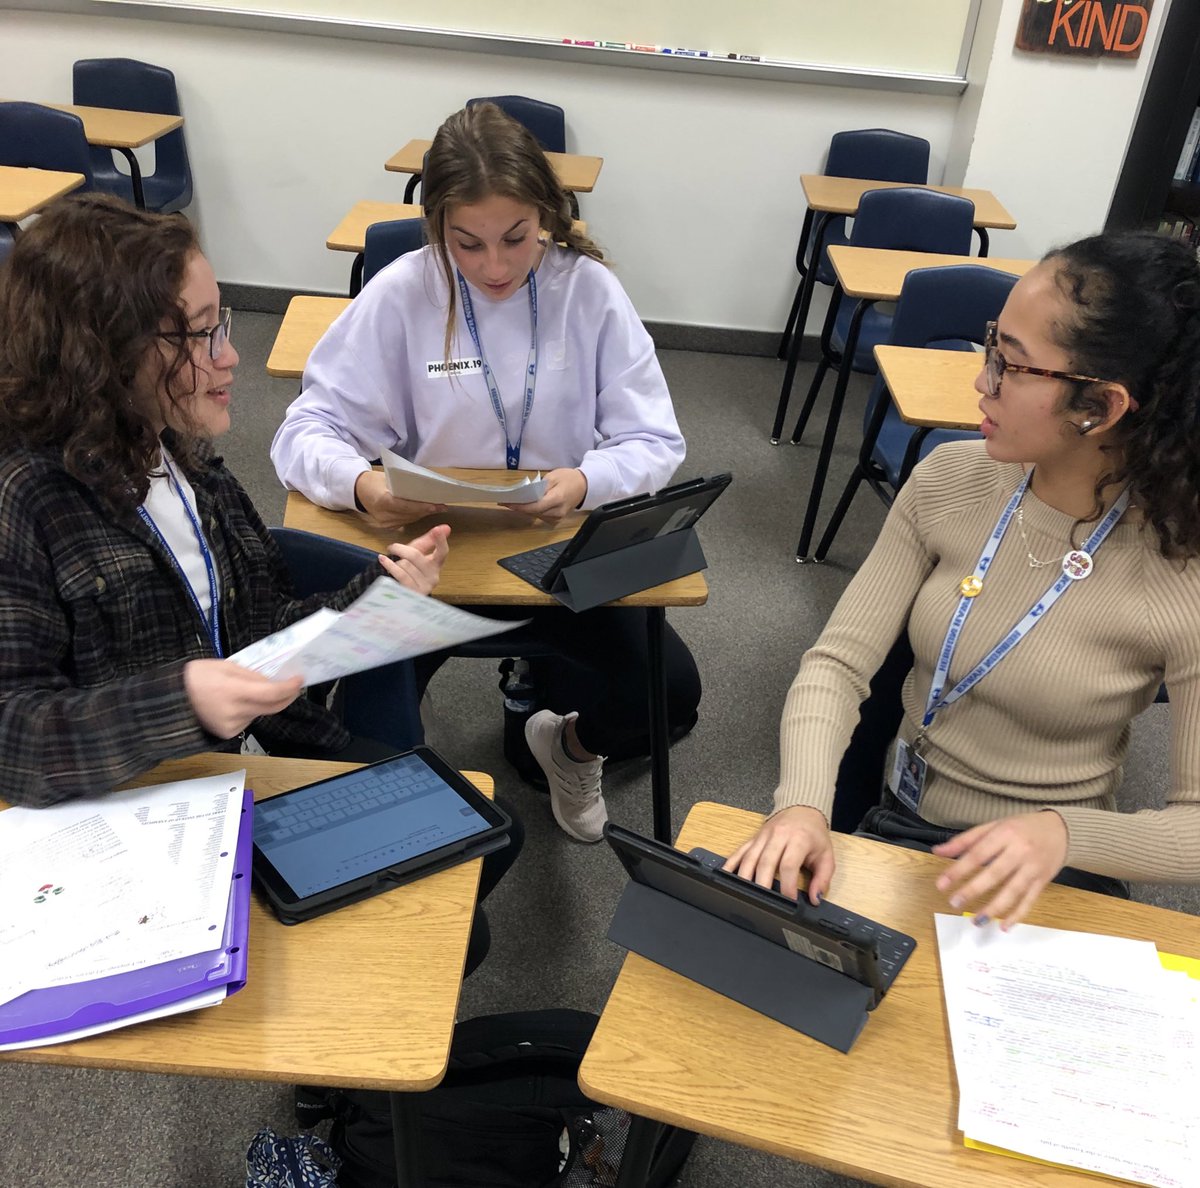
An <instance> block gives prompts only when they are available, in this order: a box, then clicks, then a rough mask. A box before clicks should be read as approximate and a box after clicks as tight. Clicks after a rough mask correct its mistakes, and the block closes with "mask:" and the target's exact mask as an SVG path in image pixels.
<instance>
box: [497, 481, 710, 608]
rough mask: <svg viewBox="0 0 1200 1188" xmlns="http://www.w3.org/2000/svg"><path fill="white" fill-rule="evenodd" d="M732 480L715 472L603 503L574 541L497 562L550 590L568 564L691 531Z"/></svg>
mask: <svg viewBox="0 0 1200 1188" xmlns="http://www.w3.org/2000/svg"><path fill="white" fill-rule="evenodd" d="M731 478H732V476H731V475H728V474H715V475H712V476H711V477H708V478H695V479H689V480H687V482H682V483H676V484H675V485H674V486H672V487H663V489H662V490H661V491H656V492H655V493H654V494H652V495H646V494H643V495H633V496H630V498H628V499H618V500H616V501H615V502H613V503H605V504H602V505H601V506H600V507H597V508H595V509H594V510H592V511H590V512H589V513H588V517H587V519H586V520H584V521H583V523H582V524H580V525H579V530H578V531H577V532H576V533H575V535H574V536H572V537H570V539H568V540H560V541H555V542H554V543H553V544H548V545H543V546H542V547H541V548H537V549H529V550H527V551H526V552H524V553H515V554H514V555H513V556H511V557H501V558H500V561H499V563H500V564H501V565H502V566H503V567H504V568H505V569H507V570H508V571H509V572H510V573H515V574H516V575H517V577H519V578H522V579H524V580H525V581H527V582H528V583H529V584H530V585H531V586H536V587H537V588H538V589H539V590H545V591H547V592H552V591H553V590H554V587H555V583H556V582H557V580H558V578H559V575H560V574H561V573H562V571H563V570H564V569H566V568H567V566H569V565H574V564H577V563H579V562H584V561H589V560H592V559H594V558H596V557H602V556H606V555H608V554H610V553H615V552H617V551H618V550H620V549H624V548H628V547H629V546H630V545H637V544H641V543H643V542H645V541H649V540H655V539H659V538H661V537H664V536H668V535H670V534H671V533H675V532H684V531H687V530H689V529H691V528H692V527H694V526H695V523H696V521H697V520H699V519H700V517H701V516H702V515H704V513H705V512H706V511H708V509H709V508H710V507H711V506H712V504H713V502H714V501H715V500H716V498H717V496H718V495H720V494H721V492H722V491H724V490H725V488H726V487H727V486H729V483H730V481H731ZM701 560H703V558H701ZM635 584H636V583H635Z"/></svg>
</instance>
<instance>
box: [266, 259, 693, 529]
mask: <svg viewBox="0 0 1200 1188" xmlns="http://www.w3.org/2000/svg"><path fill="white" fill-rule="evenodd" d="M536 277H537V297H538V325H537V336H538V370H537V384H536V390H535V396H534V402H533V407H532V410H531V412H530V416H529V420H528V422H527V423H526V426H525V431H524V438H523V441H522V448H521V458H520V465H521V467H522V468H525V469H540V470H551V469H554V468H555V467H560V466H576V467H579V469H581V470H582V471H583V472H584V474H585V475H586V476H587V480H588V493H587V498H586V499H585V500H584V504H583V506H584V507H585V508H592V507H597V506H598V505H599V504H601V503H607V502H609V501H611V500H613V499H620V498H623V497H625V496H628V495H635V494H638V493H639V492H642V491H654V490H657V489H658V488H659V487H662V486H665V485H666V484H667V483H668V482H669V481H670V479H671V476H672V475H673V474H674V472H675V470H676V468H677V467H678V466H679V464H680V463H681V462H682V461H683V457H684V442H683V437H682V435H681V434H680V432H679V425H678V422H677V421H676V419H675V411H674V409H673V408H672V406H671V397H670V393H669V392H668V391H667V384H666V380H665V379H664V378H663V374H662V369H661V368H660V367H659V365H658V359H657V357H656V356H655V353H654V343H653V341H652V340H651V338H650V336H649V335H648V334H647V333H646V330H645V327H644V326H643V325H642V323H641V321H640V319H639V318H638V316H637V313H636V311H635V310H634V308H633V306H632V304H631V303H630V301H629V298H628V297H627V296H626V294H625V291H624V289H622V288H621V285H620V283H619V282H618V281H617V279H616V277H615V276H614V275H613V274H612V272H611V271H610V270H609V269H607V268H605V267H604V265H602V264H599V263H597V262H596V261H595V260H591V259H589V258H587V257H585V256H580V255H579V254H578V253H576V252H573V251H570V250H568V249H566V248H562V247H559V246H557V245H553V244H552V245H550V246H549V247H548V248H547V250H546V253H545V255H544V257H543V259H542V262H541V264H540V265H539V267H538V270H537V274H536ZM456 289H457V285H456ZM470 293H471V298H472V305H473V308H474V311H475V319H476V324H477V328H478V332H479V337H480V341H481V343H482V346H483V351H484V354H485V355H486V357H487V361H488V365H489V367H490V368H491V369H492V373H493V375H494V377H495V380H496V383H497V386H498V388H499V391H500V395H501V399H502V401H503V405H504V409H505V414H506V417H507V420H508V434H509V438H510V440H512V441H513V442H514V443H515V442H516V440H517V436H518V434H519V433H520V426H521V413H522V405H523V402H524V395H525V369H526V364H527V362H528V359H529V344H530V332H531V320H530V303H529V289H528V286H522V287H521V288H520V289H518V290H517V291H516V292H515V293H514V294H512V295H511V296H510V297H507V298H505V299H504V300H503V301H495V300H493V299H491V298H490V297H488V296H487V295H486V294H484V293H481V292H480V291H479V290H477V289H475V288H474V287H471V288H470ZM447 296H448V295H447V286H446V278H445V276H444V274H443V272H442V268H441V264H440V262H439V260H438V258H437V256H436V254H435V249H433V248H432V247H426V248H423V249H422V250H420V251H418V252H410V253H409V254H408V255H406V256H402V257H401V258H400V259H399V260H397V261H395V262H394V263H393V264H391V265H389V266H388V267H387V268H385V269H384V270H383V271H381V272H380V273H378V274H377V275H376V276H375V277H374V279H372V280H371V282H370V283H369V284H368V285H367V286H366V287H365V288H364V289H363V291H362V293H360V294H359V296H358V297H356V298H355V299H354V300H353V301H352V302H351V303H350V306H349V307H348V308H347V310H346V312H345V313H343V314H342V316H341V317H339V318H338V319H337V321H336V322H334V324H333V325H332V326H331V327H330V328H329V330H328V331H327V332H326V334H325V336H324V337H323V338H322V339H321V341H320V342H319V343H317V345H316V347H315V348H314V350H313V352H312V355H311V356H310V357H309V360H308V367H307V368H306V370H305V373H304V386H303V390H302V391H301V393H300V396H299V397H298V398H297V399H296V400H295V401H294V402H293V403H292V405H291V407H290V408H289V409H288V411H287V414H286V416H285V417H284V421H283V424H282V425H281V426H280V427H279V430H278V432H277V433H276V434H275V440H274V442H273V443H272V445H271V459H272V461H273V462H274V463H275V469H276V470H277V471H278V473H279V477H280V479H281V480H282V481H283V483H284V484H285V485H286V486H288V487H290V488H293V489H295V490H298V491H301V492H303V493H304V494H305V495H307V496H308V498H310V499H312V500H313V501H314V502H315V503H319V504H321V505H323V506H325V507H332V508H339V509H340V508H352V507H353V506H354V483H355V480H356V479H357V478H358V476H359V475H360V474H361V473H362V472H363V471H364V470H366V469H367V465H368V461H369V460H371V459H375V458H378V457H379V455H380V450H381V449H385V448H386V449H390V450H393V451H395V452H396V453H398V454H400V455H401V456H402V457H404V458H407V459H408V460H409V461H412V462H416V463H418V464H420V465H422V466H475V467H491V468H497V469H502V468H503V467H504V465H505V440H504V432H503V430H502V429H501V427H500V423H499V420H498V418H497V417H496V415H495V413H494V411H493V408H492V403H491V399H490V397H489V395H488V390H487V384H486V382H485V380H484V376H483V369H482V367H481V366H480V364H479V352H478V351H477V350H476V349H475V345H474V343H473V341H472V339H471V335H470V332H469V331H468V329H467V326H466V322H465V320H464V317H463V311H462V302H461V300H457V301H456V305H457V312H456V323H455V334H454V336H453V338H452V340H451V349H450V359H449V364H450V367H449V370H448V369H447V366H446V363H447V360H446V352H445V332H446V309H447ZM456 296H457V293H456Z"/></svg>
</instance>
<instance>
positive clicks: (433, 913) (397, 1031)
mask: <svg viewBox="0 0 1200 1188" xmlns="http://www.w3.org/2000/svg"><path fill="white" fill-rule="evenodd" d="M356 766H357V764H353V763H327V762H319V761H315V760H306V759H274V758H268V757H267V756H265V755H263V756H255V755H223V754H210V755H196V756H193V757H192V758H189V759H173V760H171V761H169V762H167V763H161V764H159V765H158V766H157V767H155V768H154V769H153V770H151V771H149V772H147V773H146V774H145V775H143V776H140V777H139V778H138V779H136V780H133V781H131V785H144V784H157V783H162V782H164V781H170V780H184V779H194V778H197V777H199V776H207V775H215V774H219V773H221V772H230V771H238V770H240V769H241V768H243V767H244V768H245V769H246V782H247V785H248V786H249V787H251V788H253V789H254V795H255V799H256V800H262V799H263V798H265V797H267V796H273V795H275V794H276V793H278V792H284V791H287V790H288V789H289V788H297V787H300V786H301V785H302V784H307V783H311V782H313V781H314V780H319V779H324V778H326V777H327V776H331V775H337V774H338V773H340V772H343V771H350V770H352V769H353V768H354V767H356ZM468 776H469V778H470V780H471V782H472V783H474V784H475V785H476V787H478V788H479V789H480V790H481V791H483V792H484V793H485V794H486V795H488V796H490V795H491V794H492V780H491V777H490V776H486V775H478V774H475V773H468ZM0 807H3V802H0ZM479 867H480V861H479V860H475V861H473V862H465V863H463V864H462V865H460V866H455V867H451V869H449V870H445V871H442V872H440V873H439V874H435V875H430V876H429V877H428V878H424V879H420V880H418V881H417V882H415V883H409V884H407V885H406V886H404V887H399V888H397V889H395V890H393V891H389V892H387V893H386V894H384V895H376V896H374V897H373V898H371V899H367V900H363V902H361V903H356V904H352V905H350V906H349V907H344V908H339V909H338V910H337V911H336V912H331V913H329V915H327V916H320V917H318V918H317V919H315V920H308V921H306V922H304V923H303V924H296V925H291V926H288V925H285V924H281V923H279V921H278V920H277V919H276V918H275V917H274V915H273V914H272V913H271V911H270V910H269V909H268V908H267V907H265V906H264V905H263V903H262V902H261V901H260V899H259V897H258V895H257V894H255V895H253V896H252V897H251V902H250V942H249V943H250V967H249V973H248V976H247V978H246V985H245V987H244V988H243V989H241V990H239V991H238V992H237V993H236V994H234V995H232V996H231V997H230V998H228V999H227V1000H226V1001H225V1002H223V1003H221V1004H220V1005H219V1006H215V1007H208V1008H206V1009H204V1010H198V1011H189V1012H187V1013H185V1014H182V1015H174V1016H172V1017H170V1018H167V1019H157V1020H154V1021H152V1022H149V1023H139V1024H137V1025H136V1026H134V1027H125V1028H119V1029H118V1030H116V1031H110V1032H106V1033H105V1034H103V1035H95V1036H91V1037H90V1038H88V1039H83V1040H76V1041H74V1042H72V1043H65V1044H54V1045H52V1046H49V1047H43V1048H26V1049H24V1050H22V1051H17V1052H0V1060H13V1061H22V1062H26V1063H31V1064H61V1065H69V1066H72V1067H79V1068H116V1069H124V1070H129V1071H135V1072H157V1073H179V1074H181V1075H185V1076H200V1077H228V1078H230V1079H233V1080H255V1081H279V1082H282V1083H284V1084H307V1085H335V1086H347V1087H353V1088H359V1089H378V1090H385V1091H388V1092H390V1093H391V1094H392V1114H393V1118H394V1119H395V1120H396V1122H397V1126H396V1130H397V1135H398V1136H399V1138H398V1141H397V1144H396V1148H397V1170H398V1172H400V1173H401V1179H400V1183H401V1184H402V1185H405V1186H415V1185H419V1184H422V1183H423V1182H424V1181H423V1179H422V1178H421V1171H420V1147H419V1135H420V1130H419V1125H420V1115H419V1113H418V1106H419V1099H418V1098H417V1097H416V1096H415V1095H416V1094H417V1093H420V1092H421V1091H422V1090H425V1089H432V1088H433V1087H434V1086H435V1085H437V1084H438V1083H439V1082H440V1081H441V1079H442V1077H443V1076H444V1075H445V1072H446V1063H447V1060H448V1058H449V1053H450V1039H451V1035H452V1033H453V1031H454V1016H455V1011H456V1010H457V1009H458V996H459V991H460V989H461V987H462V976H463V967H464V964H465V962H466V956H467V940H468V937H469V935H470V931H471V921H472V918H473V916H474V911H475V894H476V891H477V890H478V887H479ZM255 1125H256V1124H255V1122H254V1120H253V1119H248V1120H247V1131H246V1133H247V1135H248V1136H249V1135H250V1134H251V1133H253V1131H254V1129H255Z"/></svg>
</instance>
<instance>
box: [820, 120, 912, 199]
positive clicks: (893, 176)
mask: <svg viewBox="0 0 1200 1188" xmlns="http://www.w3.org/2000/svg"><path fill="white" fill-rule="evenodd" d="M825 172H826V173H827V174H829V175H830V176H831V177H865V178H869V179H870V180H871V181H890V182H912V183H913V184H915V185H924V184H925V183H926V182H927V181H928V180H929V141H928V140H922V139H921V137H919V136H909V135H908V134H907V133H905V132H893V131H892V130H891V129H890V128H860V129H858V130H856V131H853V132H838V133H836V134H835V135H834V137H833V139H832V140H831V141H830V142H829V154H828V156H827V157H826V159H825Z"/></svg>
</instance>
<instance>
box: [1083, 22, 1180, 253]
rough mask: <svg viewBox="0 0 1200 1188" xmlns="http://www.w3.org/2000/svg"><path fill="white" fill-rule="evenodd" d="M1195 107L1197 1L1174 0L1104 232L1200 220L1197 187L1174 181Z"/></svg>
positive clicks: (1143, 94) (1147, 83)
mask: <svg viewBox="0 0 1200 1188" xmlns="http://www.w3.org/2000/svg"><path fill="white" fill-rule="evenodd" d="M1197 106H1200V4H1198V3H1196V2H1195V0H1174V2H1173V3H1172V4H1171V5H1170V7H1169V8H1168V10H1167V13H1166V16H1165V18H1164V21H1163V29H1162V34H1161V36H1160V37H1159V41H1158V48H1157V52H1156V53H1155V55H1154V63H1153V65H1152V66H1151V68H1150V73H1149V75H1148V77H1147V80H1146V87H1145V90H1144V91H1143V93H1142V103H1141V107H1140V108H1139V110H1138V117H1137V120H1136V121H1135V122H1134V126H1133V133H1132V135H1131V136H1130V139H1129V147H1128V148H1127V149H1126V152H1125V162H1124V164H1123V166H1122V168H1121V174H1120V177H1119V178H1118V179H1117V186H1116V189H1115V191H1114V193H1113V200H1112V204H1111V206H1110V207H1109V211H1108V219H1107V221H1106V223H1105V229H1106V230H1118V229H1124V228H1133V227H1149V228H1152V229H1153V228H1156V227H1158V226H1159V224H1160V223H1161V222H1162V221H1163V220H1164V219H1169V220H1174V219H1176V218H1180V217H1186V218H1191V219H1193V220H1196V222H1197V223H1198V224H1200V185H1198V184H1193V183H1190V182H1176V181H1175V180H1174V176H1175V166H1176V164H1177V163H1178V161H1179V154H1180V152H1181V151H1182V149H1183V143H1184V140H1185V139H1186V137H1187V134H1188V127H1189V126H1190V124H1191V121H1192V113H1193V112H1194V111H1195V110H1196V108H1197Z"/></svg>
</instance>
